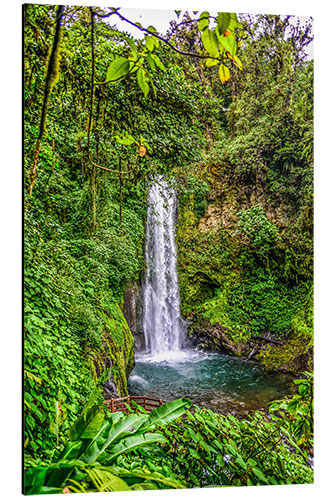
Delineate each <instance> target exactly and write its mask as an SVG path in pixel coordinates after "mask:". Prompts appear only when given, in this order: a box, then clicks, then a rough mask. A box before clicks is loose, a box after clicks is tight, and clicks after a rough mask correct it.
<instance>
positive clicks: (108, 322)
mask: <svg viewBox="0 0 333 500" xmlns="http://www.w3.org/2000/svg"><path fill="white" fill-rule="evenodd" d="M100 314H101V317H102V321H103V324H104V329H103V334H102V345H101V348H100V350H99V352H95V353H94V365H95V370H96V372H97V375H98V376H99V377H100V378H102V379H103V378H105V377H106V376H109V373H108V366H109V365H110V363H109V362H108V360H111V361H112V376H113V379H114V381H115V384H116V387H117V392H118V394H119V395H120V396H126V395H127V394H128V391H127V379H128V377H129V375H130V373H131V371H132V370H133V368H134V341H133V336H132V333H131V331H130V329H129V327H128V325H127V322H126V319H125V318H124V315H123V313H122V311H121V309H120V307H119V305H118V304H116V303H111V304H109V306H108V308H107V311H106V310H102V311H101V313H100Z"/></svg>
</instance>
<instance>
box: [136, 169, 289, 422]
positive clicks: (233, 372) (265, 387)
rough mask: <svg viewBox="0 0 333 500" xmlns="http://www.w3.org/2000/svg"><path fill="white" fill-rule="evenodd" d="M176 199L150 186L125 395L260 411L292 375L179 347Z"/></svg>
mask: <svg viewBox="0 0 333 500" xmlns="http://www.w3.org/2000/svg"><path fill="white" fill-rule="evenodd" d="M176 217H177V198H176V194H175V191H174V190H173V189H172V188H170V186H169V184H168V182H167V181H166V180H165V179H164V178H163V177H162V176H158V177H156V178H155V182H153V183H152V184H151V186H150V190H149V195H148V208H147V227H146V247H145V260H146V266H147V269H146V274H145V280H144V287H143V288H144V289H143V306H144V307H143V330H144V336H145V344H146V351H145V352H143V353H136V365H135V368H134V370H133V371H132V373H131V376H130V378H129V380H128V390H129V394H131V395H134V396H135V395H140V396H141V395H146V396H150V397H156V398H159V399H162V400H163V401H164V402H167V401H171V400H173V399H178V398H184V397H186V398H189V399H191V400H192V402H193V403H194V404H197V405H198V406H200V407H205V408H209V409H211V410H213V411H216V412H220V413H227V412H236V413H239V412H243V411H246V410H249V409H258V408H262V407H264V406H265V405H266V404H267V403H268V402H269V401H272V400H274V399H279V398H281V397H283V396H284V395H286V394H288V393H290V392H291V391H292V377H291V376H290V375H286V374H269V373H267V372H265V371H264V370H263V369H262V368H261V367H260V366H258V365H256V364H255V363H251V362H245V361H241V360H239V359H235V358H232V357H231V356H227V355H222V354H215V353H205V352H200V351H198V350H195V349H189V348H185V347H184V345H185V344H186V338H187V332H186V326H185V323H184V322H183V320H182V317H181V313H180V299H179V287H178V276H177V247H176V242H175V224H176Z"/></svg>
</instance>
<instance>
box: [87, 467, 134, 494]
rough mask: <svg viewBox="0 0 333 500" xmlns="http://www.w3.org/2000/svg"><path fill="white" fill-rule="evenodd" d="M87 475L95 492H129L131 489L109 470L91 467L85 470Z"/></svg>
mask: <svg viewBox="0 0 333 500" xmlns="http://www.w3.org/2000/svg"><path fill="white" fill-rule="evenodd" d="M86 470H87V474H88V476H89V478H90V479H91V481H92V482H93V484H94V485H95V486H96V488H97V491H100V492H102V491H130V490H131V488H130V487H129V486H128V485H127V484H126V482H125V481H123V480H122V479H121V478H120V477H118V476H116V475H115V474H113V472H112V471H111V470H110V469H107V468H103V467H93V468H91V469H86Z"/></svg>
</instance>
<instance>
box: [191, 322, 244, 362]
mask: <svg viewBox="0 0 333 500" xmlns="http://www.w3.org/2000/svg"><path fill="white" fill-rule="evenodd" d="M227 331H228V329H227V328H225V327H224V326H222V325H219V324H215V325H211V324H210V323H209V322H208V321H204V322H201V324H200V326H199V327H194V328H193V327H192V334H191V338H192V340H193V343H194V344H195V345H197V346H198V347H201V348H203V349H207V350H210V351H211V350H213V351H217V352H220V353H223V354H231V355H235V356H243V355H245V354H246V352H247V350H248V347H247V345H246V344H242V343H238V344H235V343H232V342H231V341H230V340H229V339H228V337H227Z"/></svg>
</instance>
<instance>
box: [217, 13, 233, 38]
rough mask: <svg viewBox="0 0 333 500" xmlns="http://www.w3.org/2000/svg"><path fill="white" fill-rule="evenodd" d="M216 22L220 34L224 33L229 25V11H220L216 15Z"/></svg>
mask: <svg viewBox="0 0 333 500" xmlns="http://www.w3.org/2000/svg"><path fill="white" fill-rule="evenodd" d="M216 22H217V26H218V30H219V33H220V35H224V33H225V31H226V29H227V28H228V26H229V22H230V14H229V13H227V12H219V13H218V15H217V17H216Z"/></svg>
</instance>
